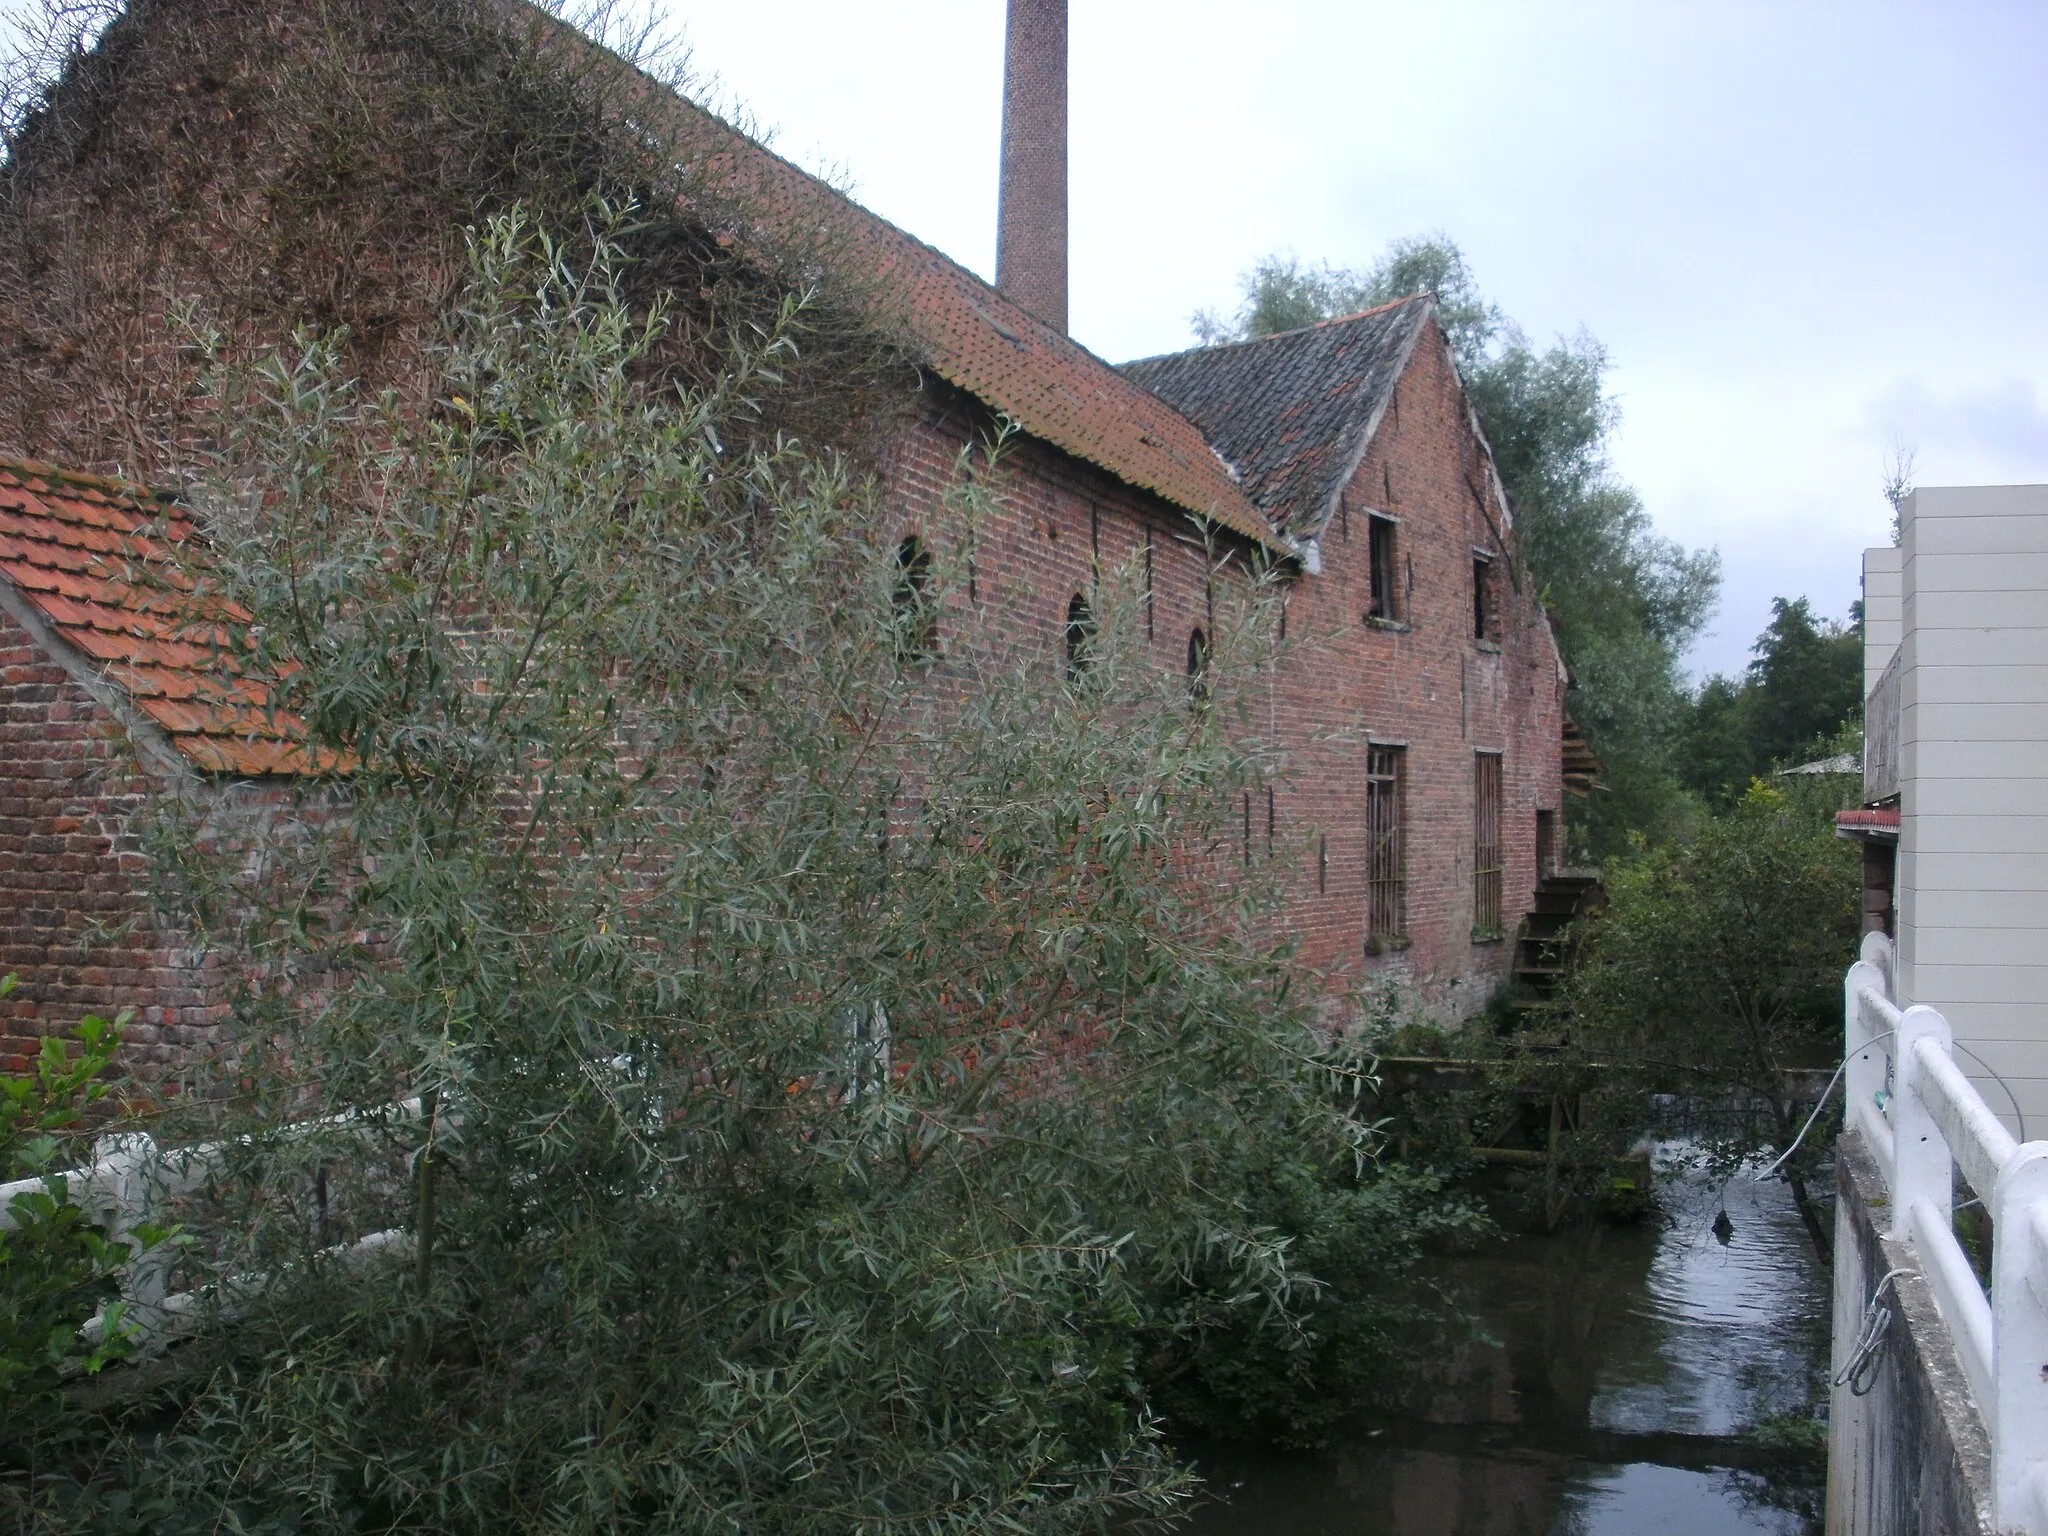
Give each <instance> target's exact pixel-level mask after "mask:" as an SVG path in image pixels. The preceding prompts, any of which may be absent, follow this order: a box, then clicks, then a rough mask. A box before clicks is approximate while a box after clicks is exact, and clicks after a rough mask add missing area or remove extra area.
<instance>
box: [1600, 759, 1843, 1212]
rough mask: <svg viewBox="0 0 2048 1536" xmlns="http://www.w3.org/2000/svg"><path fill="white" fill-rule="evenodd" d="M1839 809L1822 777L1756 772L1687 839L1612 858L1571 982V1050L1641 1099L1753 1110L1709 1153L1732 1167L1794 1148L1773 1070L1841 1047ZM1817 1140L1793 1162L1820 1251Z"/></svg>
mask: <svg viewBox="0 0 2048 1536" xmlns="http://www.w3.org/2000/svg"><path fill="white" fill-rule="evenodd" d="M1834 804H1835V802H1834V801H1833V799H1832V798H1831V796H1830V794H1829V791H1828V789H1827V787H1826V786H1825V785H1819V786H1814V785H1810V784H1809V785H1794V786H1792V787H1790V788H1774V787H1770V786H1767V785H1765V784H1763V783H1761V782H1758V783H1755V784H1752V785H1751V787H1750V788H1749V790H1748V792H1747V793H1745V794H1744V795H1743V796H1742V798H1741V799H1740V800H1738V801H1737V802H1736V803H1735V804H1734V805H1733V806H1732V807H1730V808H1729V810H1728V811H1727V812H1725V813H1724V814H1722V815H1719V816H1715V817H1711V818H1708V819H1707V820H1705V821H1704V822H1703V823H1702V825H1701V826H1700V828H1699V830H1698V832H1697V834H1696V835H1695V836H1694V837H1693V838H1691V839H1690V840H1688V841H1685V842H1678V843H1671V844H1666V845H1662V846H1658V847H1653V848H1646V849H1644V850H1643V851H1641V852H1639V853H1637V854H1635V855H1633V856H1631V857H1626V858H1621V859H1615V860H1611V861H1610V862H1609V863H1608V865H1607V871H1606V883H1607V890H1608V897H1609V905H1608V907H1607V909H1606V910H1605V911H1604V912H1602V913H1601V914H1599V915H1598V916H1597V917H1596V918H1594V919H1593V920H1592V922H1591V924H1590V926H1589V928H1588V930H1587V932H1586V933H1585V935H1584V947H1583V949H1582V951H1581V954H1580V958H1579V960H1578V962H1577V963H1576V964H1575V966H1574V967H1573V970H1572V973H1571V974H1570V976H1569V977H1568V978H1567V980H1566V986H1565V990H1564V994H1563V995H1564V1000H1565V1004H1566V1007H1567V1009H1568V1014H1569V1018H1570V1020H1571V1028H1572V1045H1573V1047H1574V1049H1575V1050H1576V1051H1577V1052H1579V1053H1581V1054H1583V1055H1585V1056H1587V1057H1590V1058H1592V1059H1595V1060H1600V1061H1604V1062H1607V1063H1609V1064H1610V1066H1611V1067H1612V1069H1613V1070H1614V1071H1615V1072H1617V1073H1618V1074H1621V1077H1622V1079H1623V1080H1626V1079H1628V1078H1631V1077H1632V1078H1633V1079H1634V1080H1635V1082H1636V1085H1637V1088H1638V1090H1639V1091H1640V1092H1642V1093H1649V1092H1652V1091H1662V1092H1692V1093H1695V1094H1698V1095H1700V1096H1702V1097H1705V1098H1709V1099H1720V1100H1727V1099H1731V1098H1733V1099H1736V1100H1738V1101H1741V1102H1744V1103H1753V1104H1756V1105H1760V1106H1762V1109H1763V1113H1762V1118H1761V1119H1760V1120H1758V1121H1755V1122H1752V1123H1749V1124H1747V1125H1745V1126H1744V1127H1743V1128H1742V1129H1738V1130H1731V1131H1729V1132H1727V1133H1726V1134H1725V1135H1723V1136H1721V1137H1720V1139H1719V1141H1718V1142H1717V1143H1716V1144H1715V1145H1714V1146H1713V1147H1712V1148H1711V1149H1710V1150H1711V1151H1712V1152H1713V1153H1714V1154H1715V1155H1716V1156H1717V1157H1718V1158H1719V1159H1720V1160H1721V1161H1723V1162H1725V1163H1731V1164H1732V1163H1736V1162H1740V1161H1741V1160H1743V1159H1744V1158H1747V1157H1750V1156H1753V1155H1755V1154H1756V1153H1759V1152H1763V1153H1767V1154H1774V1153H1777V1152H1782V1151H1784V1150H1785V1149H1786V1148H1787V1147H1789V1146H1790V1145H1791V1143H1792V1138H1793V1136H1794V1134H1795V1133H1796V1131H1797V1130H1798V1128H1799V1124H1800V1122H1801V1120H1803V1118H1804V1116H1803V1114H1802V1113H1800V1112H1798V1111H1797V1110H1796V1108H1795V1106H1794V1105H1793V1104H1792V1103H1791V1102H1789V1101H1788V1099H1787V1098H1786V1096H1785V1090H1784V1084H1783V1080H1782V1078H1781V1076H1780V1074H1781V1073H1782V1071H1783V1070H1784V1069H1786V1068H1812V1067H1828V1066H1832V1065H1833V1064H1834V1062H1835V1060H1836V1058H1837V1057H1838V1055H1839V1053H1840V1044H1841V1027H1842V1026H1841V995H1842V993H1841V981H1842V971H1843V969H1844V967H1845V966H1846V965H1847V964H1848V963H1849V962H1850V961H1851V960H1853V959H1854V958H1855V953H1856V938H1857V932H1858V926H1859V918H1858V911H1857V901H1858V891H1859V884H1860V881H1859V877H1858V861H1857V856H1856V851H1855V848H1854V847H1853V846H1852V845H1851V844H1849V843H1847V842H1845V841H1843V840H1842V839H1840V838H1837V837H1836V836H1835V835H1834V827H1833V821H1832V812H1833V809H1834ZM1826 1144H1827V1136H1826V1127H1825V1126H1822V1127H1820V1128H1818V1130H1817V1131H1816V1133H1815V1134H1814V1135H1813V1136H1810V1137H1809V1138H1808V1141H1807V1142H1806V1143H1805V1144H1804V1145H1803V1146H1802V1147H1801V1150H1800V1153H1799V1155H1798V1156H1797V1157H1795V1158H1794V1159H1793V1160H1792V1161H1791V1162H1790V1163H1789V1164H1788V1167H1787V1172H1788V1174H1789V1175H1790V1176H1791V1178H1792V1180H1793V1192H1794V1195H1795V1198H1796V1199H1797V1200H1798V1201H1799V1204H1800V1208H1801V1214H1802V1216H1804V1217H1805V1218H1806V1220H1807V1222H1808V1226H1809V1230H1811V1231H1813V1232H1814V1235H1815V1239H1816V1241H1817V1242H1819V1243H1820V1244H1821V1245H1822V1246H1823V1247H1824V1246H1825V1235H1824V1233H1822V1232H1820V1231H1819V1230H1818V1229H1817V1227H1816V1217H1815V1215H1814V1212H1813V1209H1812V1205H1811V1202H1810V1200H1809V1199H1808V1197H1807V1194H1806V1187H1805V1178H1806V1176H1807V1174H1808V1173H1809V1172H1810V1171H1811V1169H1812V1168H1813V1167H1814V1166H1815V1160H1816V1159H1818V1158H1820V1157H1822V1156H1824V1155H1825V1148H1826Z"/></svg>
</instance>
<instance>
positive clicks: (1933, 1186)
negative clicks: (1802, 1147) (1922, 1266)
mask: <svg viewBox="0 0 2048 1536" xmlns="http://www.w3.org/2000/svg"><path fill="white" fill-rule="evenodd" d="M1922 1040H1933V1041H1935V1042H1937V1043H1938V1044H1939V1046H1940V1048H1941V1049H1942V1051H1944V1052H1950V1051H1951V1050H1952V1049H1953V1037H1952V1036H1951V1034H1950V1031H1949V1027H1948V1020H1947V1019H1944V1018H1943V1017H1942V1016H1941V1015H1940V1014H1939V1013H1937V1012H1935V1011H1934V1010H1933V1009H1932V1008H1908V1009H1907V1010H1906V1011H1905V1014H1904V1015H1903V1016H1902V1017H1901V1018H1900V1020H1899V1033H1898V1038H1897V1039H1896V1040H1894V1041H1893V1042H1892V1063H1893V1067H1892V1100H1891V1110H1892V1238H1893V1240H1894V1241H1896V1242H1905V1241H1907V1240H1909V1239H1910V1238H1911V1237H1912V1235H1913V1230H1912V1226H1911V1221H1912V1210H1913V1207H1914V1206H1915V1205H1916V1204H1918V1203H1919V1202H1921V1201H1923V1200H1924V1201H1925V1202H1926V1203H1927V1204H1928V1205H1930V1206H1931V1207H1933V1210H1934V1214H1935V1215H1936V1216H1937V1217H1938V1218H1939V1219H1940V1224H1941V1225H1942V1226H1943V1227H1944V1228H1946V1227H1947V1226H1948V1224H1949V1221H1950V1219H1951V1215H1952V1211H1953V1207H1954V1190H1955V1164H1954V1162H1953V1160H1952V1159H1951V1156H1950V1153H1949V1145H1948V1138H1947V1137H1945V1136H1943V1135H1942V1134H1941V1127H1940V1126H1938V1125H1936V1124H1935V1123H1934V1117H1933V1116H1932V1115H1930V1114H1929V1113H1928V1112H1927V1106H1926V1105H1925V1104H1923V1103H1922V1102H1921V1101H1920V1093H1919V1084H1918V1083H1917V1082H1915V1081H1914V1078H1915V1075H1916V1074H1915V1070H1914V1064H1913V1048H1914V1047H1915V1046H1916V1045H1918V1044H1919V1043H1920V1042H1921V1041H1922Z"/></svg>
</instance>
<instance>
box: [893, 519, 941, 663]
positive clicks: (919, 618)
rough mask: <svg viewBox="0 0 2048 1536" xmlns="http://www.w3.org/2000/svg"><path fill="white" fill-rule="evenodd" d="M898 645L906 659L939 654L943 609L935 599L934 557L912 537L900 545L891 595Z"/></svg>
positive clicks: (897, 551) (922, 544) (915, 537)
mask: <svg viewBox="0 0 2048 1536" xmlns="http://www.w3.org/2000/svg"><path fill="white" fill-rule="evenodd" d="M889 605H890V607H891V609H892V610H893V612H894V616H895V620H896V644H897V647H898V649H899V650H900V651H901V652H902V653H903V655H905V656H906V657H923V656H933V655H936V654H938V649H939V608H938V604H937V603H936V602H935V601H934V600H933V596H932V557H931V551H930V550H928V549H926V548H925V547H924V541H923V540H922V539H920V538H918V536H917V535H916V534H912V535H911V536H910V537H909V538H907V539H905V540H904V541H903V542H902V543H901V544H899V545H897V546H896V584H895V586H894V588H892V589H891V591H890V593H889Z"/></svg>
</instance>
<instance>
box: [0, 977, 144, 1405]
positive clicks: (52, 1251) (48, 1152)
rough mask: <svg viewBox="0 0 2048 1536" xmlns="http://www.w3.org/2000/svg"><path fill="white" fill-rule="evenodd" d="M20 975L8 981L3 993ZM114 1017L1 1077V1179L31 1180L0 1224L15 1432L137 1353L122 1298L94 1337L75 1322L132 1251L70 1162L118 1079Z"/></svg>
mask: <svg viewBox="0 0 2048 1536" xmlns="http://www.w3.org/2000/svg"><path fill="white" fill-rule="evenodd" d="M14 985H15V978H14V977H12V976H7V977H4V978H0V997H5V996H6V995H7V994H8V993H9V992H11V991H13V990H14ZM127 1022H128V1015H127V1014H125V1013H124V1014H122V1015H121V1016H120V1018H118V1019H116V1020H115V1021H114V1022H113V1023H111V1024H110V1023H108V1022H107V1021H106V1020H105V1019H100V1018H94V1017H87V1018H86V1019H84V1020H83V1021H82V1022H81V1023H80V1024H79V1026H78V1031H77V1035H76V1043H77V1045H78V1047H79V1049H78V1050H77V1051H76V1052H73V1051H71V1050H70V1049H68V1048H67V1045H66V1042H65V1040H64V1039H63V1038H62V1037H60V1036H57V1035H46V1036H44V1037H43V1044H42V1049H41V1051H40V1053H39V1054H38V1055H37V1057H36V1059H35V1064H34V1068H33V1070H31V1071H29V1072H25V1073H20V1074H15V1073H8V1074H6V1075H5V1076H0V1183H11V1182H14V1181H16V1180H28V1179H33V1180H36V1181H37V1184H36V1186H35V1187H33V1188H31V1189H27V1190H24V1191H22V1192H20V1193H18V1194H16V1195H15V1196H14V1197H13V1198H12V1199H10V1200H9V1201H8V1206H7V1209H8V1213H9V1215H10V1216H11V1217H12V1218H13V1222H12V1225H11V1227H8V1228H0V1297H4V1299H5V1306H4V1308H0V1403H5V1404H6V1406H7V1412H6V1415H5V1422H6V1423H7V1425H8V1427H9V1430H11V1431H12V1430H19V1429H25V1428H27V1427H28V1423H27V1421H28V1420H29V1419H30V1418H31V1417H33V1416H34V1415H35V1414H36V1413H37V1412H38V1403H39V1401H40V1400H46V1399H47V1398H48V1397H49V1395H50V1394H51V1393H53V1392H54V1391H55V1390H56V1389H57V1387H58V1386H59V1384H60V1383H61V1382H62V1381H63V1379H64V1378H65V1376H66V1375H67V1374H69V1373H71V1372H75V1371H84V1372H87V1373H91V1372H94V1371H97V1370H99V1369H100V1368H101V1367H103V1366H104V1365H106V1364H107V1362H108V1361H110V1360H118V1359H122V1358H125V1357H126V1356H127V1355H128V1354H129V1353H130V1352H131V1351H130V1345H129V1339H128V1332H127V1330H125V1329H124V1328H123V1327H122V1325H121V1308H120V1303H119V1302H117V1301H115V1302H112V1305H110V1306H109V1308H108V1315H107V1320H106V1326H105V1327H104V1329H103V1330H102V1332H101V1333H100V1336H99V1337H98V1339H97V1340H96V1341H94V1342H92V1343H90V1344H88V1343H86V1342H84V1341H82V1340H81V1339H80V1338H79V1333H78V1330H79V1326H80V1325H81V1324H82V1323H84V1322H85V1321H86V1320H87V1319H88V1318H90V1317H91V1316H92V1315H93V1313H94V1311H95V1310H97V1309H98V1307H99V1306H100V1304H101V1303H102V1302H103V1301H112V1298H113V1296H114V1294H115V1290H114V1272H115V1271H116V1270H117V1269H119V1268H120V1266H121V1265H123V1264H125V1263H127V1262H128V1260H129V1259H130V1258H131V1257H133V1252H132V1250H131V1248H130V1246H129V1245H128V1244H126V1243H123V1242H120V1241H118V1240H114V1239H111V1238H109V1237H108V1235H107V1234H106V1233H105V1232H103V1231H102V1230H101V1229H100V1228H99V1227H98V1226H97V1225H95V1224H94V1223H93V1222H92V1221H91V1220H90V1218H89V1217H88V1215H87V1213H86V1212H85V1211H84V1210H83V1209H81V1208H80V1207H79V1206H78V1205H77V1204H75V1203H74V1202H73V1201H72V1199H71V1197H70V1191H69V1186H68V1184H67V1183H66V1181H65V1178H64V1173H63V1170H64V1169H65V1168H66V1167H68V1166H70V1165H72V1164H74V1163H76V1162H77V1161H78V1160H79V1145H78V1143H79V1138H80V1136H81V1134H82V1133H81V1132H80V1130H79V1126H80V1122H81V1121H83V1120H84V1118H85V1115H86V1113H87V1111H88V1110H89V1109H90V1107H91V1106H92V1105H93V1104H95V1103H97V1102H98V1101H99V1100H100V1099H102V1098H104V1097H105V1096H106V1095H107V1094H108V1093H109V1092H110V1091H111V1090H112V1086H113V1085H112V1083H111V1082H109V1081H107V1080H106V1079H105V1077H104V1074H105V1072H106V1070H107V1068H108V1066H109V1065H110V1064H111V1063H112V1062H113V1059H114V1053H115V1051H116V1050H117V1049H119V1047H120V1043H121V1030H122V1029H123V1027H124V1026H125V1025H126V1024H127Z"/></svg>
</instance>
